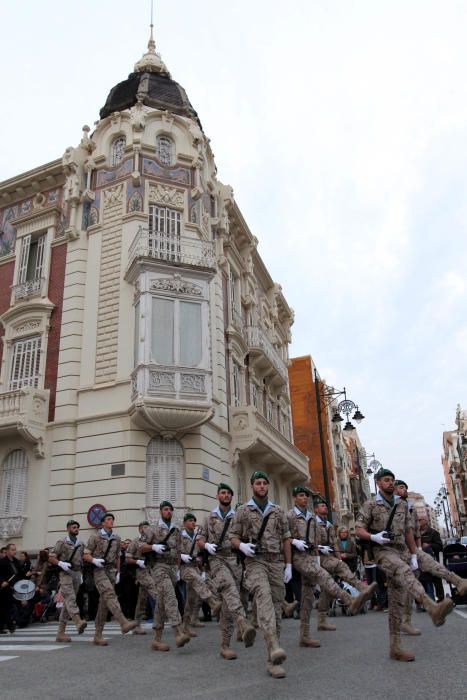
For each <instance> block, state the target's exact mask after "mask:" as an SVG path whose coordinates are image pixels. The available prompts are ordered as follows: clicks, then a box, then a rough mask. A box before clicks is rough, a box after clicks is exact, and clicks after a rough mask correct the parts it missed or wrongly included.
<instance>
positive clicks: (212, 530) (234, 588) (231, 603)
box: [198, 483, 256, 660]
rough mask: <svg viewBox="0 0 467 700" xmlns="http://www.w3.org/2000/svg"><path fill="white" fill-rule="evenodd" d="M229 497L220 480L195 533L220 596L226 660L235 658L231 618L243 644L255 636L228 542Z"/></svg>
mask: <svg viewBox="0 0 467 700" xmlns="http://www.w3.org/2000/svg"><path fill="white" fill-rule="evenodd" d="M232 498H233V489H232V487H231V486H229V485H228V484H224V483H220V484H219V485H218V487H217V500H218V503H219V505H218V506H217V508H214V510H212V511H211V513H210V514H209V515H208V516H207V518H206V520H205V522H204V525H203V527H202V529H201V531H200V534H199V536H198V543H199V546H200V549H201V550H203V549H204V550H205V552H206V553H207V554H208V555H209V560H208V561H209V573H210V576H211V580H212V585H213V587H214V589H215V591H216V593H217V595H218V596H219V597H220V598H222V602H223V605H222V609H221V617H220V627H221V649H220V654H221V656H222V657H223V658H224V659H229V660H230V659H235V658H237V655H236V654H235V652H234V650H233V649H232V648H231V647H230V640H231V637H232V631H233V624H232V620H234V621H235V624H236V625H237V629H238V631H239V634H240V635H241V638H242V641H243V643H244V644H245V647H251V646H252V645H253V642H254V640H255V636H256V631H255V628H254V627H252V625H250V624H249V622H248V621H247V619H246V614H245V608H244V606H243V604H242V602H241V599H240V583H241V579H242V567H241V565H240V563H239V561H238V557H237V556H236V554H235V553H234V552H232V547H231V545H230V539H229V534H230V533H229V530H230V528H231V525H232V522H233V518H234V516H235V511H234V510H233V509H232V507H231V504H232Z"/></svg>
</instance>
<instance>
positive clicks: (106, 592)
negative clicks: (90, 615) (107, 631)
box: [93, 566, 123, 630]
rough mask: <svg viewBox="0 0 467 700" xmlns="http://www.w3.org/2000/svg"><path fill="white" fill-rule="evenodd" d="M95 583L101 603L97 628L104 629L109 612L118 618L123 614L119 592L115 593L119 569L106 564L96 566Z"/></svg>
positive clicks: (98, 610) (97, 616)
mask: <svg viewBox="0 0 467 700" xmlns="http://www.w3.org/2000/svg"><path fill="white" fill-rule="evenodd" d="M93 575H94V583H95V585H96V588H97V590H98V591H99V605H98V608H97V613H96V622H95V624H96V629H98V630H99V629H100V630H102V629H103V628H104V624H105V622H106V620H107V612H108V611H110V613H111V614H112V615H113V616H114V617H115V618H116V619H119V618H120V619H121V618H122V616H123V613H122V609H121V607H120V603H119V602H118V598H117V594H116V593H115V577H116V575H117V570H116V569H114V568H113V567H107V566H105V567H104V568H103V569H98V568H95V569H94V571H93Z"/></svg>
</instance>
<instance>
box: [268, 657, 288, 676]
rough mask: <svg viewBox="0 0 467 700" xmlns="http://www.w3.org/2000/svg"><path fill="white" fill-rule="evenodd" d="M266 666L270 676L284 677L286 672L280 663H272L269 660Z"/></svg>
mask: <svg viewBox="0 0 467 700" xmlns="http://www.w3.org/2000/svg"><path fill="white" fill-rule="evenodd" d="M266 668H267V670H268V673H269V675H270V676H272V678H285V676H286V673H285V670H284V668H283V666H281V665H280V664H273V663H271V662H270V661H268V663H267V665H266Z"/></svg>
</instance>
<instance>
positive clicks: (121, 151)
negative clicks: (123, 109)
mask: <svg viewBox="0 0 467 700" xmlns="http://www.w3.org/2000/svg"><path fill="white" fill-rule="evenodd" d="M125 148H126V136H124V135H120V136H117V138H116V139H114V140H113V141H112V144H111V146H110V167H111V168H116V167H117V166H118V165H121V164H122V163H123V158H124V155H125Z"/></svg>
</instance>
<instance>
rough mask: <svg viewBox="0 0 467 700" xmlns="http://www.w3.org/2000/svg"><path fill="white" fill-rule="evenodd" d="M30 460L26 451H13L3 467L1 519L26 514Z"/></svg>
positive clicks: (0, 501) (0, 486)
mask: <svg viewBox="0 0 467 700" xmlns="http://www.w3.org/2000/svg"><path fill="white" fill-rule="evenodd" d="M27 484H28V460H27V456H26V452H25V451H24V450H21V449H19V450H12V451H11V452H10V453H9V454H8V455H7V457H6V459H5V460H4V462H3V465H2V473H1V480H0V517H10V516H11V517H13V516H23V515H25V513H26V503H27Z"/></svg>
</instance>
